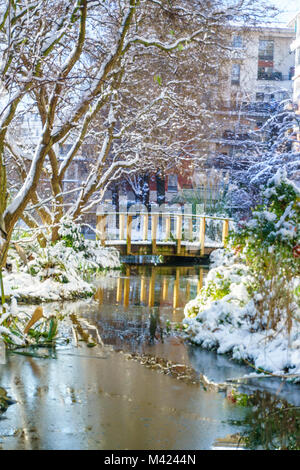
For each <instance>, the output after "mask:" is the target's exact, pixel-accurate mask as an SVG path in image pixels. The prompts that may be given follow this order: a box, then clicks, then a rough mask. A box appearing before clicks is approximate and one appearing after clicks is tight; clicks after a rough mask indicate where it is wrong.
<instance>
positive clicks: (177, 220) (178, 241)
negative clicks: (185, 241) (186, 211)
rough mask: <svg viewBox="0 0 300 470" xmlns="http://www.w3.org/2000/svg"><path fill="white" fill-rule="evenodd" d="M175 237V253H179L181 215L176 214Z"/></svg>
mask: <svg viewBox="0 0 300 470" xmlns="http://www.w3.org/2000/svg"><path fill="white" fill-rule="evenodd" d="M176 239H177V255H180V252H181V239H182V215H177V216H176Z"/></svg>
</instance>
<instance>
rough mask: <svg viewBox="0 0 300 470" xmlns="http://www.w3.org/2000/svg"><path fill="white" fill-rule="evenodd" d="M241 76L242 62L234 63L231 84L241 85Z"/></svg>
mask: <svg viewBox="0 0 300 470" xmlns="http://www.w3.org/2000/svg"><path fill="white" fill-rule="evenodd" d="M240 76H241V66H240V64H233V66H232V69H231V84H232V85H239V84H240Z"/></svg>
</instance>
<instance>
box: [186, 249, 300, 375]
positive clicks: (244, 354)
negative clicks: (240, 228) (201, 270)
mask: <svg viewBox="0 0 300 470" xmlns="http://www.w3.org/2000/svg"><path fill="white" fill-rule="evenodd" d="M211 261H212V268H211V270H210V272H209V274H208V276H207V278H206V284H205V286H204V289H203V291H202V292H201V293H200V295H199V296H197V297H196V298H195V299H193V300H191V301H190V302H189V303H188V304H187V305H186V307H185V319H184V321H183V324H184V326H185V333H186V335H187V337H188V338H189V339H190V340H191V341H192V342H193V343H194V344H197V345H199V346H201V347H202V348H205V349H214V350H216V351H217V353H218V354H230V355H231V356H232V357H233V358H234V359H235V360H237V361H241V360H242V361H246V362H249V364H250V365H252V366H253V367H254V368H255V369H257V370H262V371H267V372H271V373H273V374H275V375H276V374H279V375H284V376H286V377H290V378H291V379H294V380H295V381H296V380H300V323H299V321H296V319H297V318H300V309H299V308H298V310H297V311H295V312H294V317H295V321H294V322H293V324H292V327H291V330H290V333H289V334H287V332H286V329H285V327H284V321H285V319H284V318H282V321H281V324H279V325H277V328H276V330H273V329H272V328H266V329H262V328H260V327H259V324H258V323H259V322H258V320H257V311H256V308H255V304H254V301H253V299H252V298H251V296H250V295H249V293H248V291H247V288H246V285H247V283H248V282H249V279H250V278H251V276H250V273H249V270H248V269H247V267H246V266H245V264H243V263H240V262H239V261H238V257H237V256H234V255H233V253H230V252H229V253H226V252H224V250H216V251H215V252H213V253H212V255H211ZM297 282H298V281H297V280H296V279H295V289H296V283H297ZM217 296H219V299H217Z"/></svg>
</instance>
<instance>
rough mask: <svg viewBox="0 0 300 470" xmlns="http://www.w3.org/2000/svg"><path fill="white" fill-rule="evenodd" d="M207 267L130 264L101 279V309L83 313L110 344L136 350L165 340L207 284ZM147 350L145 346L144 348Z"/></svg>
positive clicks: (96, 295)
mask: <svg viewBox="0 0 300 470" xmlns="http://www.w3.org/2000/svg"><path fill="white" fill-rule="evenodd" d="M207 272H208V270H207V268H205V267H204V266H188V267H185V266H180V267H179V266H178V267H168V266H129V265H127V266H126V268H125V271H124V272H123V273H115V277H110V278H107V277H105V278H100V279H98V280H97V284H96V286H97V291H96V294H95V299H96V301H97V304H98V309H97V310H96V309H94V310H93V311H89V312H87V311H84V312H82V313H83V315H84V316H85V317H87V316H88V318H89V321H91V322H93V323H94V324H96V326H97V327H98V328H99V330H100V334H101V336H102V339H103V341H104V342H105V343H106V344H111V345H115V346H118V347H120V348H125V349H126V346H130V349H132V350H135V348H136V346H137V345H140V346H141V347H142V348H144V347H145V345H147V344H152V345H153V344H156V343H157V342H162V341H163V331H164V330H165V328H166V326H168V324H169V323H175V324H176V323H179V322H181V321H182V319H183V316H184V314H183V310H184V306H185V305H186V303H187V302H188V301H189V300H191V299H192V298H195V297H196V295H197V293H198V292H199V290H200V289H201V288H202V286H203V281H204V279H205V276H206V274H207ZM143 350H144V349H143Z"/></svg>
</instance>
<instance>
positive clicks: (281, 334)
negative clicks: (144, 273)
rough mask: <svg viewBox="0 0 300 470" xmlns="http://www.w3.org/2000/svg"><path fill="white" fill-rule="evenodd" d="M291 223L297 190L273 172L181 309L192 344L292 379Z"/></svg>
mask: <svg viewBox="0 0 300 470" xmlns="http://www.w3.org/2000/svg"><path fill="white" fill-rule="evenodd" d="M299 222H300V206H299V190H298V188H297V187H295V186H294V184H293V183H291V182H290V181H288V179H287V178H286V174H285V172H284V171H282V170H280V171H278V172H277V174H276V175H275V176H274V177H273V178H271V180H270V181H269V182H268V185H267V188H266V190H265V191H264V205H263V206H261V207H259V208H257V209H256V210H255V211H254V212H253V217H252V219H251V220H250V221H249V222H248V223H247V224H246V225H245V226H244V227H241V228H240V229H239V230H238V231H237V232H235V233H231V235H230V237H229V247H228V249H227V251H224V250H216V251H215V252H214V253H213V254H212V257H211V258H212V269H211V270H210V272H209V274H208V276H207V279H206V283H205V286H204V287H203V289H202V290H201V292H200V294H199V296H198V297H197V298H196V299H194V300H192V301H191V302H189V303H188V304H187V306H186V308H185V317H186V318H185V319H184V325H185V328H186V333H187V335H188V336H189V337H190V338H191V339H192V340H193V341H194V342H195V343H197V344H199V345H202V346H203V347H206V348H215V349H217V351H218V352H219V353H228V352H230V353H231V354H232V355H233V357H234V358H236V359H247V360H251V361H252V362H253V363H254V364H255V366H256V367H258V368H262V369H267V370H270V371H273V372H274V371H277V372H281V373H282V372H283V371H285V372H287V371H289V372H291V373H292V372H293V373H297V372H298V373H299V372H300V308H299V307H300V302H299V300H300V298H299V290H300V289H299V286H300V279H299V274H300V273H299V255H298V251H297V249H298V248H297V247H299V241H298V240H299V238H298V237H299Z"/></svg>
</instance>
